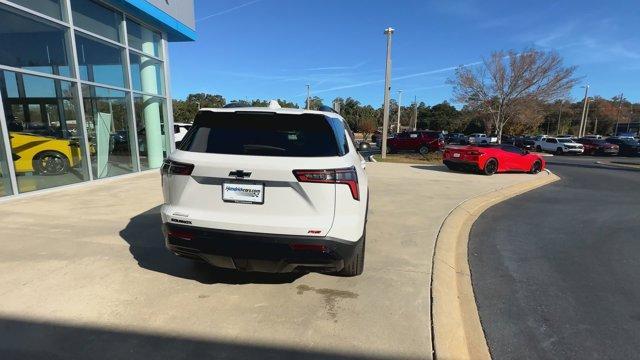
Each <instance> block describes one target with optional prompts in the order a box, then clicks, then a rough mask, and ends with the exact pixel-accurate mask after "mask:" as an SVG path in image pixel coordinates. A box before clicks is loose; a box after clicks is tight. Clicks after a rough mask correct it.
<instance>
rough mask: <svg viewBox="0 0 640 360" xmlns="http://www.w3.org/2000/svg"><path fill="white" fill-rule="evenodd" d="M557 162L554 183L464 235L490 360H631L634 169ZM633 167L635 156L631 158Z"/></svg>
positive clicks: (638, 319)
mask: <svg viewBox="0 0 640 360" xmlns="http://www.w3.org/2000/svg"><path fill="white" fill-rule="evenodd" d="M612 160H620V161H633V160H634V159H633V158H627V159H625V158H618V157H611V158H603V157H575V156H569V157H565V156H556V157H552V158H547V161H548V166H549V168H550V169H551V170H552V171H553V172H554V173H556V174H557V175H559V176H560V177H561V178H562V179H561V180H560V181H558V182H556V183H553V184H550V185H547V186H545V187H543V188H540V189H537V190H534V191H531V192H529V193H526V194H523V195H521V196H518V197H516V198H513V199H510V200H507V201H505V202H503V203H501V204H498V205H496V206H494V207H493V208H490V209H488V210H487V211H486V212H485V213H484V214H483V215H482V216H481V217H480V218H479V219H478V221H477V222H476V223H475V224H474V227H473V229H472V231H471V234H470V242H469V260H470V265H471V273H472V280H473V286H474V292H475V294H476V300H477V304H478V311H479V314H480V318H481V320H482V324H483V327H484V331H485V334H486V338H487V342H488V344H489V347H490V349H491V352H492V355H493V357H494V359H632V358H637V357H638V353H637V349H638V348H639V347H640V336H639V335H638V334H640V313H639V312H638V306H637V304H638V303H639V302H640V288H639V287H638V284H639V283H640V277H639V275H638V274H640V260H638V259H639V258H638V254H639V253H640V246H639V243H638V241H637V240H638V234H640V202H639V200H640V196H639V194H640V169H632V168H621V167H617V166H611V165H601V164H597V163H596V161H598V162H608V161H612ZM635 161H638V158H635Z"/></svg>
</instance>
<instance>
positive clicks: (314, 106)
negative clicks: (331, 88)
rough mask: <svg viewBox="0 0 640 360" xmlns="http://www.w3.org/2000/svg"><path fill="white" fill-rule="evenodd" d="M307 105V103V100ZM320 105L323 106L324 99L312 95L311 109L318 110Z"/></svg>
mask: <svg viewBox="0 0 640 360" xmlns="http://www.w3.org/2000/svg"><path fill="white" fill-rule="evenodd" d="M304 105H305V107H306V105H307V102H306V100H305V104H304ZM320 106H322V99H321V98H319V97H317V96H312V97H311V98H309V109H311V110H318V109H319V108H320Z"/></svg>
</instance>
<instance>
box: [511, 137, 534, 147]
mask: <svg viewBox="0 0 640 360" xmlns="http://www.w3.org/2000/svg"><path fill="white" fill-rule="evenodd" d="M513 145H515V146H517V147H519V148H520V149H524V150H533V149H534V148H535V145H536V143H535V138H533V137H531V136H518V137H516V138H514V140H513Z"/></svg>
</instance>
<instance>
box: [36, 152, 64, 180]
mask: <svg viewBox="0 0 640 360" xmlns="http://www.w3.org/2000/svg"><path fill="white" fill-rule="evenodd" d="M69 167H70V166H69V159H68V158H67V157H66V156H65V155H64V154H62V153H59V152H57V151H51V150H47V151H43V152H40V153H38V154H37V155H36V156H34V157H33V169H34V170H35V173H36V174H38V175H45V176H53V175H62V174H66V173H67V172H68V171H69Z"/></svg>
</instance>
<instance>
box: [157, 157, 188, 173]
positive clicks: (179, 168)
mask: <svg viewBox="0 0 640 360" xmlns="http://www.w3.org/2000/svg"><path fill="white" fill-rule="evenodd" d="M193 168H194V166H193V164H185V163H181V162H177V161H173V160H168V159H167V160H165V161H164V163H163V164H162V168H161V169H160V172H161V173H162V175H191V172H193Z"/></svg>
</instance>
